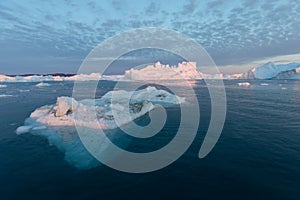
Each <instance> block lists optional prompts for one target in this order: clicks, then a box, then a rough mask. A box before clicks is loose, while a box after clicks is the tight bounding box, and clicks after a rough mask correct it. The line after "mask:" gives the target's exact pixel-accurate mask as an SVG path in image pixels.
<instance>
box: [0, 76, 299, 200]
mask: <svg viewBox="0 0 300 200" xmlns="http://www.w3.org/2000/svg"><path fill="white" fill-rule="evenodd" d="M238 82H240V81H224V84H225V89H226V95H227V116H226V121H225V125H224V129H223V132H222V134H221V137H220V139H219V141H218V143H217V144H216V146H215V148H214V149H213V150H212V151H211V152H210V154H208V156H206V157H205V158H203V159H199V158H198V153H199V149H200V146H201V143H202V141H203V138H204V136H205V134H206V131H207V128H208V125H209V120H210V111H211V108H210V96H209V94H208V90H207V87H206V85H205V82H203V81H198V82H195V83H194V86H193V88H194V90H195V92H196V94H197V97H198V100H199V105H200V109H201V120H200V127H199V130H198V134H197V137H196V139H195V140H194V142H193V144H192V145H191V146H190V148H189V149H188V150H187V151H186V152H185V153H184V154H183V156H181V157H180V158H179V159H178V160H177V161H175V162H174V163H172V164H171V165H169V166H167V167H165V168H163V169H161V170H158V171H154V172H149V173H145V174H130V173H125V172H120V171H116V170H114V169H111V168H109V167H107V166H105V165H100V166H98V167H95V168H91V169H88V170H82V169H78V168H76V167H74V166H72V165H71V164H69V163H68V162H67V161H66V160H65V155H64V153H63V152H61V151H60V150H59V149H58V148H57V147H56V146H54V145H49V142H48V140H47V139H46V138H44V137H42V136H38V135H32V134H22V135H17V134H16V132H15V130H16V129H17V128H18V127H19V126H22V125H23V124H24V121H25V119H26V118H28V117H29V115H30V113H31V112H32V111H34V110H35V109H36V108H38V107H41V106H43V105H49V104H54V103H55V101H56V98H57V97H59V96H71V95H72V89H73V83H72V82H49V84H51V85H50V86H48V87H36V86H35V85H36V83H1V85H3V84H5V85H6V87H2V88H0V199H1V200H12V199H43V200H44V199H72V200H76V199H105V200H106V199H243V200H245V199H264V200H266V199H280V200H282V199H295V200H298V199H300V81H296V80H295V81H293V80H288V81H287V80H269V81H258V80H254V81H250V82H251V86H250V87H238V86H237V83H238ZM261 83H267V84H268V85H266V84H263V85H261ZM114 84H115V82H110V81H101V82H100V83H99V85H98V91H97V97H101V96H102V95H103V94H105V93H106V92H107V91H110V90H112V89H113V87H114ZM177 109H180V108H179V107H178V106H175V107H173V108H170V110H169V112H170V113H171V114H170V115H168V120H167V123H166V125H165V128H164V131H165V132H166V133H168V134H165V135H160V136H159V137H157V138H155V137H154V138H153V140H154V141H157V142H149V141H148V142H147V144H145V143H143V140H138V141H132V142H131V147H132V148H133V149H137V151H145V150H144V149H143V147H144V146H145V147H147V148H149V145H150V146H151V145H153V148H160V147H161V145H162V144H165V142H166V141H168V140H170V139H172V137H173V134H174V133H176V130H177V128H178V123H179V121H178V117H177V115H176V114H172V113H173V112H174V113H176V112H177V111H178V110H177ZM139 120H140V121H139ZM139 120H138V122H137V123H143V122H142V121H143V120H147V119H146V118H141V119H139ZM127 140H128V139H127ZM134 142H137V143H134ZM150 148H152V147H150Z"/></svg>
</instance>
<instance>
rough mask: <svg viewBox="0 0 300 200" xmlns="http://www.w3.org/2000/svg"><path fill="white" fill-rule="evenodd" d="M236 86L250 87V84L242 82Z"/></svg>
mask: <svg viewBox="0 0 300 200" xmlns="http://www.w3.org/2000/svg"><path fill="white" fill-rule="evenodd" d="M238 86H240V87H250V86H251V84H250V83H249V82H243V83H238Z"/></svg>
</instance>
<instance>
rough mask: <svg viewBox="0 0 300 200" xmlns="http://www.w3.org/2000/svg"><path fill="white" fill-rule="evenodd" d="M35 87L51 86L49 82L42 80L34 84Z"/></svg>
mask: <svg viewBox="0 0 300 200" xmlns="http://www.w3.org/2000/svg"><path fill="white" fill-rule="evenodd" d="M35 86H36V87H47V86H51V85H50V84H49V83H43V82H40V83H38V84H36V85H35Z"/></svg>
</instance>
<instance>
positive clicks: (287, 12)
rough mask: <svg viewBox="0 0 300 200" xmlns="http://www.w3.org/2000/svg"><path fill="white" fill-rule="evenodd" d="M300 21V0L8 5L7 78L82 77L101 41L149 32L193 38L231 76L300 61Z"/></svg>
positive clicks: (3, 56) (57, 0) (60, 0)
mask: <svg viewBox="0 0 300 200" xmlns="http://www.w3.org/2000/svg"><path fill="white" fill-rule="evenodd" d="M299 19H300V0H278V1H276V0H261V1H254V0H231V1H224V0H212V1H205V0H161V1H154V0H91V1H85V0H74V1H71V0H47V1H46V0H1V1H0V32H1V34H0V45H1V48H0V74H24V73H54V72H64V73H76V71H77V69H78V68H79V66H80V64H81V62H82V61H83V59H84V58H85V57H86V56H87V55H88V53H89V52H90V51H91V50H92V49H93V48H94V47H95V46H97V44H99V43H101V42H102V41H104V40H105V39H107V38H109V37H112V36H114V35H115V34H118V33H121V32H123V31H128V30H131V29H134V28H144V27H159V28H165V29H171V30H175V31H178V32H180V33H183V34H186V35H187V36H189V37H191V38H193V39H195V40H196V41H197V42H198V43H199V44H200V45H202V46H203V47H204V48H205V49H206V50H207V51H208V53H209V54H210V55H211V57H212V58H213V60H214V61H215V63H216V64H217V65H218V66H220V68H222V70H223V71H225V72H226V70H228V71H230V72H240V71H245V69H247V68H249V67H252V66H253V65H256V64H258V63H262V62H265V61H269V60H270V61H275V62H279V61H281V60H284V61H285V62H289V61H296V62H297V61H300V57H299V56H300V48H299V44H300V20H299ZM139 56H140V57H143V55H141V54H139ZM145 56H146V55H145ZM154 57H155V56H154ZM156 59H163V60H164V58H159V57H158V58H156ZM167 60H168V59H165V62H167ZM124 65H125V64H124ZM126 65H130V64H128V63H127V64H126ZM126 67H127V68H128V67H129V66H124V67H123V68H122V62H119V64H118V69H119V70H123V69H125V68H126ZM222 70H221V71H222Z"/></svg>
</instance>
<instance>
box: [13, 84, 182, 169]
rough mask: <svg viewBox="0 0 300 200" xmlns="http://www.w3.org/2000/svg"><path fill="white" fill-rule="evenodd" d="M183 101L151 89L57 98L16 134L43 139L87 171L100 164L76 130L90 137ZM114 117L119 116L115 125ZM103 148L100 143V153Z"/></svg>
mask: <svg viewBox="0 0 300 200" xmlns="http://www.w3.org/2000/svg"><path fill="white" fill-rule="evenodd" d="M128 99H130V100H129V105H128ZM184 102H185V98H183V97H178V96H176V95H174V94H171V93H169V92H167V91H165V90H159V89H156V88H155V87H150V86H149V87H147V88H145V89H141V90H137V91H125V90H117V91H110V92H108V93H106V94H105V95H104V96H103V97H102V98H100V99H84V100H80V101H77V100H75V99H74V98H72V97H65V96H63V97H58V98H57V101H56V104H54V105H46V106H42V107H40V108H37V109H36V110H35V111H33V112H32V113H31V115H30V117H29V118H28V119H26V121H25V124H24V126H21V127H19V128H18V129H17V130H16V133H17V134H19V135H21V134H24V133H31V134H34V135H40V136H43V137H46V138H47V139H48V141H49V143H50V144H53V145H55V146H56V147H57V148H58V149H59V150H61V151H62V152H64V153H65V159H66V161H67V162H69V163H70V164H72V165H74V166H75V167H77V168H80V169H89V168H91V167H95V166H98V165H99V162H98V161H97V160H95V159H94V158H93V157H92V156H91V155H90V154H89V153H88V152H87V150H86V149H85V148H84V147H83V146H82V144H81V142H80V140H79V138H78V135H77V134H76V127H79V128H84V130H87V131H88V134H89V135H91V136H92V135H93V134H97V130H99V128H100V129H102V130H108V131H109V130H114V129H116V128H118V127H120V126H122V125H126V124H128V123H130V122H132V121H133V120H135V119H137V118H139V117H141V116H143V115H145V114H147V113H148V112H149V111H151V110H153V109H155V108H156V104H159V105H163V106H172V105H176V104H182V103H184ZM126 109H127V111H129V113H130V116H129V117H128V115H127V114H126V113H127V112H125V111H126ZM115 116H118V122H116V118H115ZM100 144H101V141H100ZM101 148H102V147H101ZM105 148H106V147H105V144H103V151H105Z"/></svg>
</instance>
